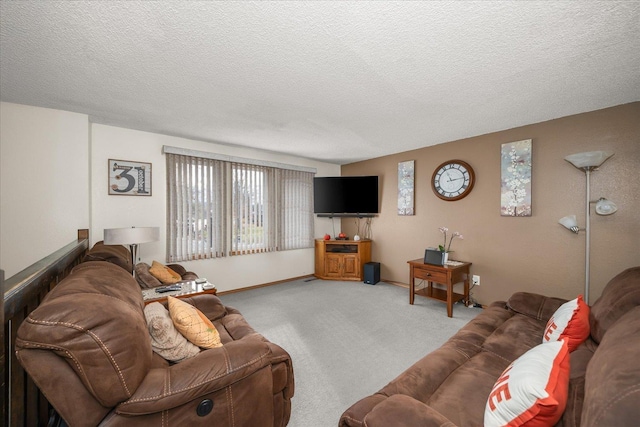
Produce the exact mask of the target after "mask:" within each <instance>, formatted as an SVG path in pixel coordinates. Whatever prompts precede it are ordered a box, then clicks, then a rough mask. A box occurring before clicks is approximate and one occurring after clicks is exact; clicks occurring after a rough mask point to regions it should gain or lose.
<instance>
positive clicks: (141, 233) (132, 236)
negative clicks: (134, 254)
mask: <svg viewBox="0 0 640 427" xmlns="http://www.w3.org/2000/svg"><path fill="white" fill-rule="evenodd" d="M159 239H160V227H128V228H105V229H104V244H105V245H135V244H138V243H148V242H155V241H157V240H159Z"/></svg>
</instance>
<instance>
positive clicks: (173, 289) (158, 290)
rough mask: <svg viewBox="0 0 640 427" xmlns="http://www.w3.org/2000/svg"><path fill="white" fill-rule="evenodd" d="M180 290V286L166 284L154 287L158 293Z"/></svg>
mask: <svg viewBox="0 0 640 427" xmlns="http://www.w3.org/2000/svg"><path fill="white" fill-rule="evenodd" d="M180 290H182V287H181V286H166V287H164V288H156V292H158V293H159V294H162V293H165V292H171V291H180Z"/></svg>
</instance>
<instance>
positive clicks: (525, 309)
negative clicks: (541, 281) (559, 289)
mask: <svg viewBox="0 0 640 427" xmlns="http://www.w3.org/2000/svg"><path fill="white" fill-rule="evenodd" d="M565 302H567V300H564V299H561V298H554V297H547V296H544V295H540V294H534V293H531V292H516V293H514V294H513V295H511V298H509V301H507V308H509V309H511V310H513V311H515V312H516V313H519V314H522V315H525V316H528V317H532V318H534V319H536V320H543V321H547V320H549V319H550V318H551V316H553V313H555V311H556V310H557V309H558V307H560V306H561V305H562V304H564V303H565Z"/></svg>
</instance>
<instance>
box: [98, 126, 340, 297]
mask: <svg viewBox="0 0 640 427" xmlns="http://www.w3.org/2000/svg"><path fill="white" fill-rule="evenodd" d="M163 145H171V146H174V147H181V148H187V149H194V150H201V151H209V152H214V153H219V154H227V155H233V156H238V157H245V158H251V159H259V160H268V161H274V162H280V163H287V164H293V165H299V166H309V167H315V168H316V169H317V171H318V173H317V176H332V175H340V167H339V166H338V165H334V164H329V163H322V162H316V161H312V160H307V159H301V158H297V157H292V156H285V155H280V154H275V153H271V152H263V151H259V150H254V149H247V148H241V147H233V146H228V145H222V144H213V143H209V142H203V141H194V140H189V139H184V138H178V137H172V136H166V135H160V134H155V133H149V132H141V131H135V130H130V129H124V128H118V127H113V126H106V125H100V124H93V125H91V177H92V187H91V194H92V199H91V217H92V226H91V237H92V242H91V243H92V244H93V243H95V242H96V241H98V240H102V238H103V230H104V229H105V228H114V227H130V226H138V227H145V226H147V227H149V226H158V227H160V241H158V242H155V243H146V244H144V245H141V246H140V249H139V257H140V258H141V260H142V261H144V262H147V263H151V261H152V260H157V261H159V262H165V260H166V258H165V256H166V252H165V238H166V230H165V224H166V214H165V212H166V182H165V180H166V165H165V156H164V155H163V154H162V146H163ZM108 159H119V160H133V161H140V162H148V163H152V168H151V171H152V195H151V196H150V197H147V196H113V195H112V196H109V195H108V191H107V174H108V171H107V169H108V167H107V162H108ZM325 233H330V234H332V224H331V222H330V220H329V219H324V218H323V219H318V218H316V224H315V236H316V237H321V236H323V235H324V234H325ZM181 264H182V265H184V266H185V268H187V269H188V270H191V271H194V272H196V273H197V274H198V275H199V276H200V277H206V278H207V279H209V281H211V282H212V283H215V284H216V286H217V287H218V290H219V291H228V290H233V289H238V288H243V287H247V286H254V285H260V284H264V283H270V282H275V281H278V280H284V279H288V278H292V277H298V276H304V275H308V274H313V272H314V250H313V248H311V249H302V250H294V251H282V252H272V253H266V254H253V255H242V256H234V257H226V258H219V259H213V260H201V261H191V262H184V263H181Z"/></svg>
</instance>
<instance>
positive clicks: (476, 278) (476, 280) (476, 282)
mask: <svg viewBox="0 0 640 427" xmlns="http://www.w3.org/2000/svg"><path fill="white" fill-rule="evenodd" d="M471 284H472V285H473V286H480V276H478V275H475V274H474V275H473V277H471Z"/></svg>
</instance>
